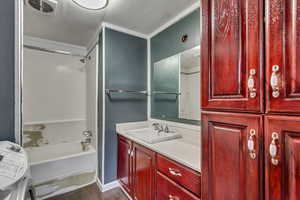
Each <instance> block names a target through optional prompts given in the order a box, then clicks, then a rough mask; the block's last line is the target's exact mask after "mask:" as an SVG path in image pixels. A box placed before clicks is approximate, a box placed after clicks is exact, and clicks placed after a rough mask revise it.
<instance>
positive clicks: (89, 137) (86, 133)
mask: <svg viewBox="0 0 300 200" xmlns="http://www.w3.org/2000/svg"><path fill="white" fill-rule="evenodd" d="M82 134H83V135H84V137H85V139H84V140H83V141H81V146H82V150H83V151H88V150H89V149H90V145H91V143H92V137H93V134H92V132H91V131H89V130H86V131H83V132H82Z"/></svg>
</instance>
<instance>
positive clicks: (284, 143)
mask: <svg viewBox="0 0 300 200" xmlns="http://www.w3.org/2000/svg"><path fill="white" fill-rule="evenodd" d="M265 121H266V124H265V183H266V185H265V192H266V198H265V199H266V200H297V199H300V193H299V188H300V117H288V116H267V117H266V120H265Z"/></svg>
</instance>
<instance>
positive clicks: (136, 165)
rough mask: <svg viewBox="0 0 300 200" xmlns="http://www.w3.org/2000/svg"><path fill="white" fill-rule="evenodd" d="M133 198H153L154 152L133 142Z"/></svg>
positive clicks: (148, 199) (138, 199)
mask: <svg viewBox="0 0 300 200" xmlns="http://www.w3.org/2000/svg"><path fill="white" fill-rule="evenodd" d="M132 152H133V166H132V167H133V170H132V180H133V199H135V200H153V199H155V192H154V184H155V182H154V181H155V153H154V152H153V151H151V150H149V149H147V148H145V147H143V146H141V145H138V144H135V143H134V144H133V149H132Z"/></svg>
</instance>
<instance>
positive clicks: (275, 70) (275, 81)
mask: <svg viewBox="0 0 300 200" xmlns="http://www.w3.org/2000/svg"><path fill="white" fill-rule="evenodd" d="M270 83H271V88H272V90H273V91H272V96H273V97H274V98H278V97H279V96H280V91H279V86H280V75H279V66H278V65H274V66H273V67H272V75H271V79H270Z"/></svg>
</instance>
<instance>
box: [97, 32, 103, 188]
mask: <svg viewBox="0 0 300 200" xmlns="http://www.w3.org/2000/svg"><path fill="white" fill-rule="evenodd" d="M98 62H99V66H98V177H99V179H100V181H101V183H103V180H102V160H103V158H102V157H103V156H102V155H103V154H102V146H103V137H102V134H101V133H102V131H103V115H102V113H103V78H102V77H103V35H102V33H100V35H99V55H98Z"/></svg>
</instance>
